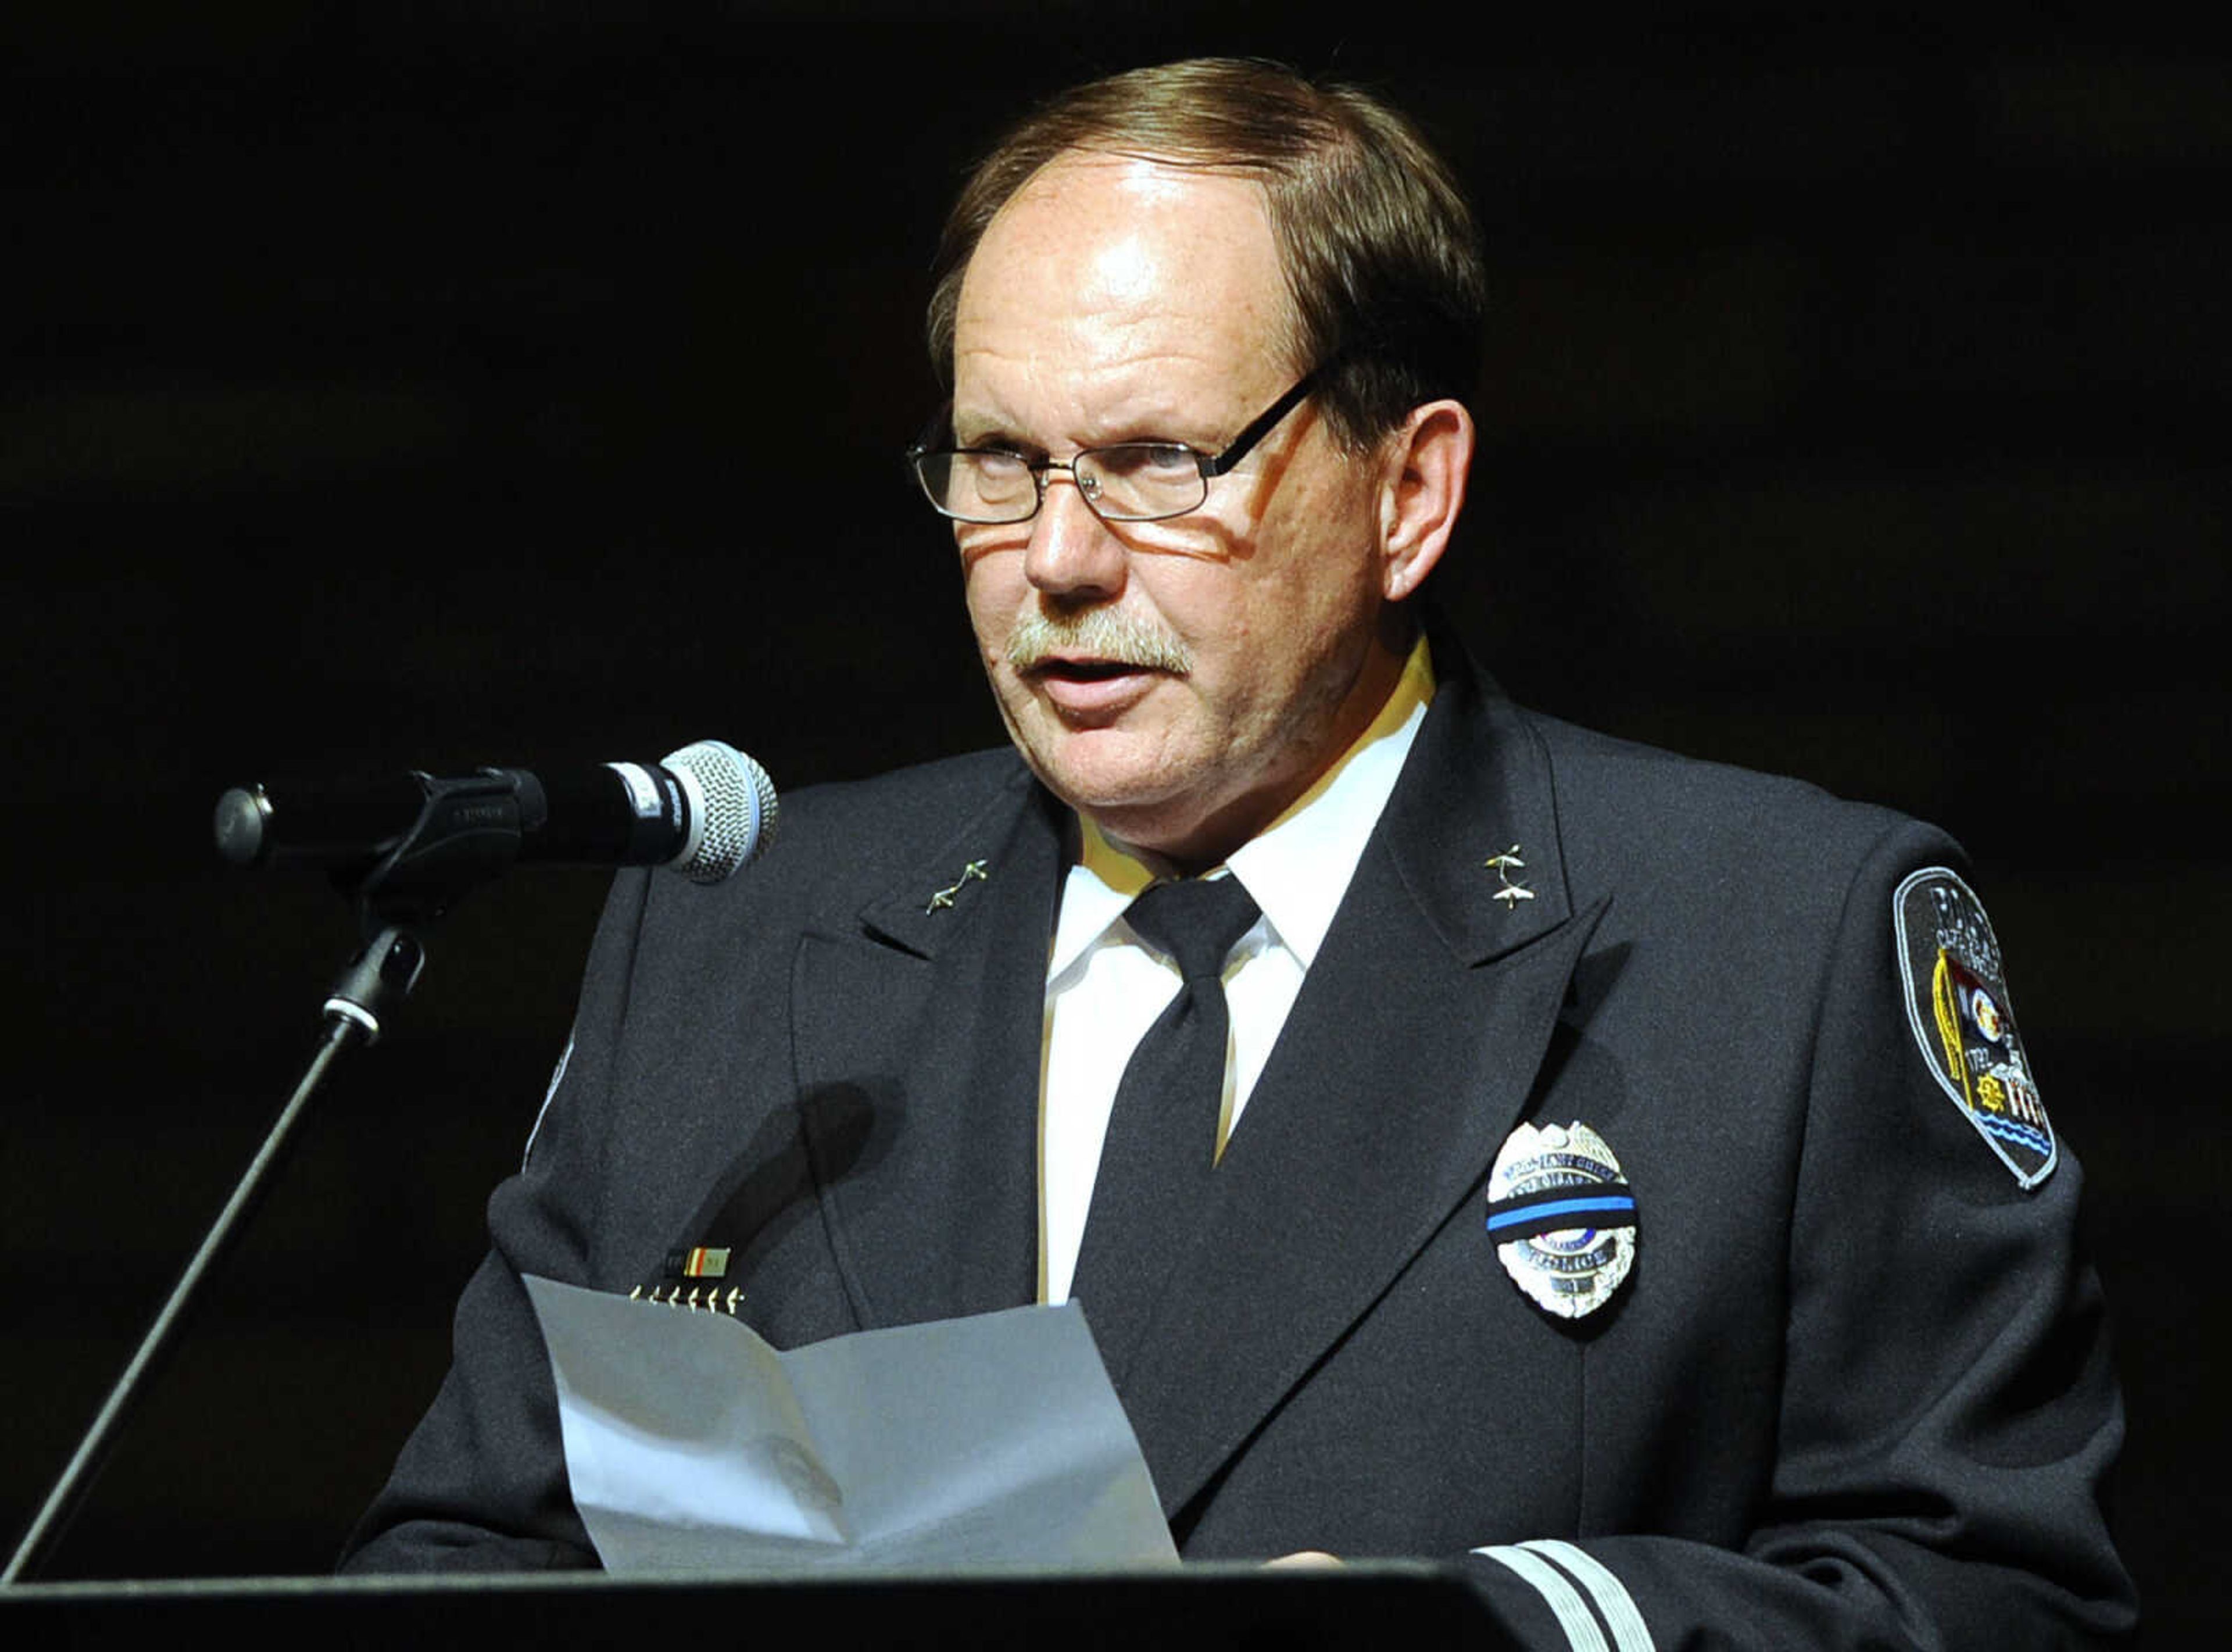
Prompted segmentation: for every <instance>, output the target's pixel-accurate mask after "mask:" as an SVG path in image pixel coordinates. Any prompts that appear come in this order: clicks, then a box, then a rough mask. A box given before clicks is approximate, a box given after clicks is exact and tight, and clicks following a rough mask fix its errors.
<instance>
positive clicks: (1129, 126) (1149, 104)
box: [929, 57, 1487, 448]
mask: <svg viewBox="0 0 2232 1652" xmlns="http://www.w3.org/2000/svg"><path fill="white" fill-rule="evenodd" d="M1077 151H1084V152H1089V153H1098V154H1111V155H1126V156H1139V157H1142V158H1145V159H1152V160H1157V161H1162V162H1165V163H1168V164H1171V165H1180V166H1198V167H1202V168H1204V169H1210V170H1215V171H1217V172H1237V173H1239V174H1241V175H1243V176H1245V177H1249V178H1254V179H1256V182H1258V183H1259V184H1261V185H1262V187H1263V192H1264V194H1265V196H1266V197H1267V198H1268V204H1269V211H1270V221H1271V230H1272V234H1273V236H1274V237H1275V240H1276V242H1277V244H1278V249H1279V261H1280V264H1281V268H1282V269H1283V270H1284V271H1285V273H1286V278H1287V288H1288V298H1289V300H1290V302H1291V305H1292V308H1293V313H1294V335H1295V336H1294V338H1293V339H1291V340H1289V341H1288V342H1289V347H1290V348H1291V351H1292V353H1293V354H1294V358H1295V360H1294V363H1293V366H1294V371H1295V372H1296V373H1301V372H1305V371H1307V370H1310V369H1313V368H1314V369H1317V370H1319V371H1320V372H1321V373H1323V374H1324V377H1323V379H1322V381H1321V382H1320V385H1319V387H1318V400H1319V405H1320V406H1321V407H1322V408H1323V409H1324V410H1325V413H1326V416H1327V421H1328V422H1329V423H1330V424H1331V425H1332V428H1333V433H1334V435H1335V436H1336V437H1339V438H1340V440H1341V441H1342V442H1343V443H1345V444H1347V445H1348V446H1350V447H1352V448H1362V447H1366V446H1369V445H1370V444H1372V442H1374V441H1376V440H1377V439H1378V438H1379V437H1382V436H1384V435H1385V434H1386V433H1387V432H1388V431H1392V430H1394V429H1396V428H1397V427H1398V426H1399V425H1400V424H1402V423H1403V420H1404V419H1405V417H1406V416H1408V414H1409V413H1410V411H1411V409H1412V408H1414V407H1416V406H1418V405H1419V404H1420V403H1422V402H1428V401H1433V400H1436V399H1438V398H1442V397H1444V396H1447V397H1454V398H1457V399H1459V400H1465V399H1469V398H1470V392H1471V391H1472V388H1473V384H1474V380H1475V378H1476V373H1477V372H1478V369H1479V360H1480V356H1479V352H1480V331H1481V319H1482V314H1483V310H1484V308H1485V306H1486V287H1487V280H1486V276H1485V274H1484V272H1483V269H1482V265H1481V256H1480V245H1479V231H1478V230H1477V229H1476V227H1475V224H1474V222H1473V216H1472V211H1471V209H1470V207H1469V206H1467V204H1465V198H1464V195H1463V191H1461V190H1459V188H1458V187H1457V181H1456V179H1455V178H1453V177H1452V176H1451V174H1450V170H1449V167H1448V166H1447V165H1445V164H1444V161H1443V160H1442V159H1441V157H1440V156H1439V155H1437V154H1436V153H1435V152H1434V151H1433V150H1432V149H1431V147H1430V146H1428V145H1427V143H1426V141H1425V139H1424V138H1422V137H1421V136H1420V135H1419V133H1418V130H1417V129H1416V128H1415V127H1413V126H1411V123H1410V121H1408V120H1405V118H1404V117H1403V116H1402V115H1400V114H1398V113H1396V112H1395V111H1394V110H1392V109H1391V108H1389V107H1387V106H1386V105H1385V104H1384V103H1382V102H1380V101H1379V100H1378V99H1377V98H1375V97H1373V96H1372V94H1369V93H1367V92H1364V91H1362V90H1359V88H1357V87H1351V86H1342V85H1336V84H1332V83H1327V84H1318V83H1314V82H1313V81H1308V80H1306V79H1305V78H1303V77H1302V76H1301V75H1299V74H1297V73H1296V72H1295V71H1294V70H1293V69H1290V68H1286V67H1285V66H1284V65H1281V64H1277V63H1269V62H1259V61H1256V60H1255V59H1251V58H1229V57H1205V58H1196V59H1192V60H1191V61H1189V62H1180V63H1166V64H1163V65H1161V66H1159V67H1158V68H1141V69H1133V70H1132V71H1130V72H1129V73H1126V74H1123V75H1113V76H1111V77H1110V78H1108V79H1106V80H1101V81H1091V82H1089V83H1088V84H1087V85H1084V86H1080V87H1073V88H1072V89H1070V90H1069V91H1067V92H1063V93H1061V94H1058V95H1057V96H1055V97H1054V99H1053V100H1050V101H1049V102H1048V103H1046V104H1044V105H1042V106H1041V107H1040V108H1039V109H1038V110H1036V111H1035V113H1032V114H1031V115H1029V116H1028V117H1027V118H1026V119H1025V120H1023V122H1022V124H1021V125H1020V126H1016V127H1015V129H1014V130H1013V131H1012V132H1010V133H1009V134H1008V135H1007V137H1006V138H1005V139H1002V141H1001V143H1000V144H999V146H997V147H996V148H995V149H994V150H993V151H992V152H991V153H990V154H989V155H988V156H986V157H985V158H984V159H983V161H982V162H980V163H979V164H978V165H977V167H976V171H975V172H973V173H971V174H970V178H969V182H968V184H967V185H966V186H965V187H964V189H963V190H962V191H961V198H960V199H959V200H957V201H956V202H955V203H954V206H953V211H952V212H951V215H949V216H948V217H947V218H946V221H945V232H944V236H943V237H942V238H941V240H940V242H939V243H938V258H937V262H936V263H935V264H934V265H933V266H932V269H931V273H932V275H933V276H934V277H935V279H936V282H937V285H936V287H935V288H934V289H933V290H932V292H931V301H930V318H929V320H930V353H931V364H932V366H934V367H935V368H936V369H937V372H938V376H939V378H940V379H941V381H942V382H944V383H945V384H946V385H949V386H950V385H951V382H952V375H953V326H954V314H955V312H956V310H957V308H959V305H960V299H961V282H962V279H963V277H964V275H967V273H968V269H969V261H970V258H971V257H972V256H974V255H975V253H976V243H978V242H979V241H980V240H981V239H983V234H984V230H985V228H986V226H987V225H989V224H990V223H991V221H992V219H993V217H994V215H996V213H997V212H998V211H1000V209H1001V208H1002V206H1004V205H1006V204H1007V203H1008V202H1009V200H1010V199H1012V198H1014V197H1015V194H1016V193H1017V192H1018V191H1020V190H1022V187H1023V185H1026V184H1027V183H1028V182H1029V181H1030V179H1031V178H1032V177H1033V176H1034V175H1035V174H1036V173H1037V172H1038V171H1039V170H1040V169H1041V167H1043V166H1045V165H1047V164H1048V162H1050V161H1053V160H1054V159H1057V158H1059V157H1061V156H1062V155H1064V154H1067V153H1071V152H1077Z"/></svg>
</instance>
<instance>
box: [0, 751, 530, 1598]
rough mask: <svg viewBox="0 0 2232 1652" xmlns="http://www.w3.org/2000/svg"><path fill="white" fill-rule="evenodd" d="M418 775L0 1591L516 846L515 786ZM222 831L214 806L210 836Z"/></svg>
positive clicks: (94, 1467)
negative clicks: (155, 1300) (135, 1340)
mask: <svg viewBox="0 0 2232 1652" xmlns="http://www.w3.org/2000/svg"><path fill="white" fill-rule="evenodd" d="M419 781H420V783H421V785H422V786H423V787H425V794H426V797H425V804H424V806H423V807H421V808H420V810H419V819H418V820H417V821H416V822H415V823H414V824H413V825H412V827H411V829H410V830H409V831H408V832H405V833H403V834H402V835H401V836H400V837H399V838H398V839H396V840H395V841H394V842H393V844H390V845H386V846H385V847H384V848H383V850H382V852H380V854H379V856H378V858H376V859H374V860H373V862H372V863H371V864H370V865H368V866H360V867H357V868H354V869H351V870H348V871H343V872H341V873H339V874H337V875H336V876H335V878H334V883H335V884H336V886H337V887H339V888H340V889H341V891H342V893H344V894H345V895H347V896H348V897H350V899H351V900H352V901H353V902H354V904H355V906H356V909H357V921H358V925H359V928H360V931H361V933H362V934H363V935H364V936H365V942H364V944H363V946H362V947H360V949H358V951H357V953H356V955H355V956H354V957H352V958H351V959H350V960H349V962H348V964H347V968H346V969H343V970H342V972H341V976H340V977H339V979H337V980H336V981H334V985H333V988H332V990H331V991H330V992H328V994H327V995H326V1001H325V1007H324V1013H325V1023H326V1025H325V1036H324V1039H323V1041H322V1042H321V1043H320V1045H319V1046H318V1049H317V1053H315V1055H313V1056H312V1057H311V1058H310V1063H309V1066H308V1068H307V1069H306V1070H305V1071H304V1072H303V1074H302V1081H301V1082H300V1083H299V1084H297V1085H295V1093H294V1094H293V1095H292V1096H290V1097H289V1098H288V1100H287V1105H285V1106H284V1107H282V1109H280V1112H279V1118H278V1122H276V1124H273V1125H272V1126H271V1130H270V1132H269V1134H268V1135H266V1136H265V1137H264V1138H263V1146H262V1147H261V1148H259V1149H258V1150H256V1156H255V1157H254V1158H253V1159H251V1160H250V1162H249V1166H248V1169H247V1170H246V1171H245V1172H244V1173H243V1175H242V1176H241V1178H240V1181H239V1182H238V1184H237V1185H236V1186H235V1187H234V1189H233V1190H232V1196H231V1197H230V1199H228V1200H226V1201H225V1204H224V1209H223V1210H221V1211H219V1212H218V1213H217V1221H215V1222H213V1223H212V1224H211V1227H210V1230H209V1233H208V1234H207V1235H206V1236H205V1237H204V1239H203V1240H202V1243H201V1248H200V1249H198V1250H197V1251H196V1252H195V1253H194V1255H193V1260H191V1261H190V1262H188V1263H187V1264H186V1267H185V1273H182V1274H180V1275H179V1277H178V1284H177V1285H176V1286H173V1287H172V1291H171V1294H170V1298H169V1299H168V1300H166V1301H165V1303H164V1304H163V1306H162V1310H161V1311H160V1312H158V1313H157V1314H156V1316H155V1322H154V1324H152V1325H150V1326H149V1327H148V1328H147V1334H146V1336H145V1337H143V1338H140V1339H139V1349H138V1351H136V1352H134V1353H133V1356H132V1359H131V1363H130V1364H127V1365H126V1366H125V1368H124V1374H123V1375H122V1376H121V1377H118V1378H117V1379H116V1384H115V1386H114V1388H112V1389H110V1390H109V1391H108V1398H107V1400H106V1401H104V1402H103V1403H102V1404H101V1410H100V1412H99V1414H98V1415H97V1416H94V1420H93V1426H92V1427H90V1428H88V1429H87V1430H86V1432H85V1436H84V1438H82V1439H81V1440H80V1441H78V1447H77V1450H76V1451H75V1453H74V1454H72V1455H71V1457H70V1460H69V1463H68V1467H65V1468H64V1469H63V1470H62V1478H61V1479H59V1480H56V1481H55V1487H54V1489H53V1490H52V1491H50V1492H49V1493H47V1500H46V1502H45V1503H44V1504H43V1505H42V1506H41V1507H40V1509H39V1512H38V1514H37V1516H36V1518H35V1519H33V1520H32V1521H31V1524H30V1527H29V1530H28V1531H26V1532H25V1533H24V1534H23V1541H22V1542H21V1543H20V1544H18V1545H16V1552H15V1554H14V1555H13V1556H12V1557H11V1558H10V1560H9V1562H8V1567H7V1571H5V1572H4V1573H0V1586H5V1585H7V1584H15V1583H17V1582H20V1581H23V1580H25V1579H27V1578H29V1577H31V1576H32V1575H33V1574H34V1572H35V1571H36V1568H37V1566H38V1565H39V1564H40V1562H41V1561H42V1560H43V1559H45V1558H46V1557H47V1555H48V1553H49V1552H50V1551H51V1550H52V1549H53V1548H54V1546H55V1544H57V1543H59V1542H60V1541H61V1540H62V1533H63V1532H65V1531H67V1530H68V1526H69V1522H70V1520H71V1519H72V1518H73V1517H74V1516H75V1514H76V1513H77V1511H78V1508H79V1506H80V1505H81V1504H82V1503H83V1501H84V1500H85V1497H86V1494H87V1493H88V1492H89V1491H90V1490H91V1489H92V1487H93V1481H94V1479H95V1478H96V1477H97V1476H98V1475H99V1474H100V1472H101V1467H102V1465H103V1464H104V1463H105V1462H106V1461H107V1456H108V1452H109V1449H110V1448H111V1447H112V1446H113V1445H114V1443H115V1437H116V1431H117V1429H118V1428H119V1426H120V1424H121V1423H122V1422H123V1421H124V1418H125V1416H127V1414H128V1413H129V1411H130V1410H131V1409H132V1406H133V1403H134V1402H135V1401H136V1399H137V1398H138V1396H139V1392H140V1390H141V1389H142V1387H143V1386H144V1384H145V1383H146V1379H147V1377H149V1375H150V1373H151V1372H152V1370H154V1368H155V1366H156V1364H157V1362H158V1361H159V1359H160V1358H161V1357H163V1355H164V1354H165V1353H166V1352H167V1351H169V1349H170V1347H171V1345H172V1343H173V1342H174V1341H175V1340H176V1338H177V1336H178V1331H179V1329H180V1327H181V1326H182V1325H184V1323H185V1318H186V1314H187V1311H188V1309H189V1307H190V1305H191V1303H192V1301H193V1299H194V1297H195V1295H196V1293H197V1292H198V1291H199V1290H200V1288H201V1286H202V1282H203V1280H204V1279H206V1278H207V1277H208V1275H209V1273H211V1270H213V1269H214V1268H215V1267H217V1264H218V1263H219V1262H220V1261H222V1260H224V1257H225V1255H226V1254H227V1253H229V1252H230V1250H231V1248H232V1246H233V1243H234V1241H236V1240H237V1238H238V1237H239V1235H240V1233H241V1231H242V1230H243V1228H245V1226H246V1225H247V1222H248V1219H249V1218H250V1216H251V1215H254V1214H255V1211H256V1206H257V1204H258V1203H260V1202H261V1201H262V1199H263V1194H264V1191H265V1189H266V1188H267V1187H268V1186H269V1182H270V1180H271V1176H272V1173H273V1172H274V1171H275V1170H276V1169H278V1167H279V1164H280V1163H281V1161H282V1159H283V1158H284V1156H286V1153H287V1151H288V1150H289V1146H290V1145H291V1143H292V1141H293V1138H294V1133H295V1125H296V1124H297V1123H298V1122H299V1121H300V1120H301V1118H302V1112H303V1110H304V1109H305V1108H306V1107H307V1106H308V1104H309V1100H310V1098H311V1096H312V1095H314V1094H315V1092H317V1090H318V1088H319V1087H320V1085H322V1084H323V1083H324V1081H325V1077H326V1072H327V1070H328V1068H329V1067H330V1066H332V1065H333V1063H334V1058H335V1057H337V1056H338V1055H339V1054H340V1053H341V1051H342V1050H344V1049H346V1048H347V1047H348V1046H351V1045H353V1044H363V1045H369V1044H372V1043H373V1042H374V1041H376V1040H378V1039H379V1037H380V1026H381V1022H382V1020H384V1019H385V1018H386V1017H387V1016H389V1015H391V1014H393V1012H395V1011H396V1010H398V1009H400V1008H401V1007H402V1005H403V1002H404V1001H405V1000H406V999H407V998H408V997H409V996H410V995H411V989H412V988H413V987H415V986H416V985H418V982H419V971H420V970H421V969H423V968H424V967H425V962H426V949H425V943H424V942H423V941H422V940H421V939H420V938H419V931H420V930H425V929H427V928H430V927H431V925H432V924H433V923H434V922H435V921H436V920H437V919H438V918H439V917H441V916H442V914H443V913H444V912H445V911H447V910H449V908H450V907H451V905H452V904H455V903H456V902H457V899H458V898H459V897H462V896H463V895H464V894H465V893H466V892H467V891H469V890H470V889H472V888H473V887H474V886H475V885H476V884H483V883H485V882H487V881H488V880H489V879H490V878H494V877H496V875H497V874H499V873H500V872H502V871H503V869H504V868H505V867H506V866H508V865H510V864H511V862H512V859H513V858H514V857H515V856H516V854H517V853H518V850H519V843H520V836H521V827H520V806H519V799H518V796H517V794H516V784H515V782H514V781H511V780H510V779H509V777H507V776H503V775H501V774H486V775H474V776H471V777H469V778H466V779H463V780H447V781H442V780H434V779H432V778H431V777H429V776H426V775H424V774H422V775H420V776H419ZM224 831H225V816H224V809H223V807H222V806H220V810H219V814H218V833H219V838H220V840H222V839H223V836H224Z"/></svg>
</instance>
